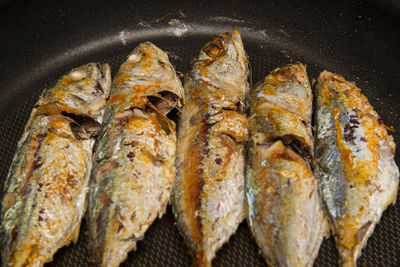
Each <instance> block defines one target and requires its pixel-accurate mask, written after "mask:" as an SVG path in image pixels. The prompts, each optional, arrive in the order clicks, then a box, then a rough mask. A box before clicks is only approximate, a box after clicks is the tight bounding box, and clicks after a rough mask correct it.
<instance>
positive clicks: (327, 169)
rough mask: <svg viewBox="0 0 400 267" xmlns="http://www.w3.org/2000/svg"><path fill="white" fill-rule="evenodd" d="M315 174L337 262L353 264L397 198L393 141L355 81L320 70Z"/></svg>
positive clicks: (397, 173)
mask: <svg viewBox="0 0 400 267" xmlns="http://www.w3.org/2000/svg"><path fill="white" fill-rule="evenodd" d="M316 98H317V100H316V114H315V124H316V152H315V156H316V160H315V170H316V176H317V177H319V181H320V182H319V183H320V191H321V194H322V198H323V201H324V203H325V205H326V208H327V211H328V217H329V219H330V225H331V228H332V231H333V233H334V236H335V239H336V246H337V248H338V251H339V257H340V260H339V263H340V265H341V266H356V261H357V258H358V257H359V256H360V254H361V249H362V248H363V247H364V246H365V245H366V243H367V239H368V238H369V237H370V236H371V234H372V232H373V230H374V227H375V225H376V224H377V223H378V222H379V220H380V217H381V215H382V213H383V211H384V210H385V209H386V208H387V206H388V205H390V204H391V203H394V202H395V200H396V195H397V190H398V183H399V170H398V167H397V166H396V163H395V161H394V151H395V144H394V142H393V137H392V136H390V135H388V133H387V130H386V128H385V126H384V125H383V124H382V123H381V122H380V120H379V116H378V114H377V113H376V112H375V111H374V109H373V107H372V106H371V105H370V103H369V102H368V99H367V98H366V97H365V96H364V95H363V94H361V92H360V89H358V88H357V87H356V86H355V85H354V84H352V83H350V82H348V81H346V80H345V79H344V78H343V77H342V76H341V75H337V74H333V73H330V72H327V71H324V72H322V73H321V74H320V76H319V78H318V84H317V93H316Z"/></svg>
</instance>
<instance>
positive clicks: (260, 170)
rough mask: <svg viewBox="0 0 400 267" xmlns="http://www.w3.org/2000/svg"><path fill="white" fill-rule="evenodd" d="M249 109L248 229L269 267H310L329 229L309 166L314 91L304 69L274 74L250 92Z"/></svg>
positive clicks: (297, 66) (288, 68) (293, 67)
mask: <svg viewBox="0 0 400 267" xmlns="http://www.w3.org/2000/svg"><path fill="white" fill-rule="evenodd" d="M249 108H250V117H249V118H250V119H249V132H250V138H249V139H250V142H249V150H248V155H249V162H248V165H247V168H246V195H247V203H248V218H247V219H248V222H249V226H250V229H251V231H252V233H253V236H254V238H255V240H256V242H257V243H258V245H259V246H260V248H261V250H262V253H263V255H264V257H265V259H266V261H267V263H268V264H269V265H270V266H312V265H313V262H314V260H315V258H316V257H317V255H318V250H319V248H320V246H321V243H322V240H323V238H324V237H325V236H327V235H328V231H329V228H328V224H327V221H326V218H325V217H324V214H323V210H322V205H321V203H322V202H321V200H320V197H319V194H318V181H317V179H316V178H315V177H314V175H313V173H312V171H311V169H310V167H309V164H308V163H309V162H308V160H309V159H310V157H311V156H312V154H313V153H312V149H313V137H312V134H311V129H310V123H311V113H312V92H311V86H310V84H309V82H308V76H307V73H306V68H305V66H304V65H303V64H301V63H296V64H289V65H286V66H284V67H282V68H278V69H275V70H273V71H272V72H271V73H269V74H268V75H267V76H266V78H265V79H264V80H263V81H261V82H260V83H258V85H256V86H255V87H254V89H253V90H252V91H251V92H250V96H249ZM290 147H292V148H294V150H295V151H296V152H299V150H300V152H302V153H301V154H302V155H305V156H306V160H304V159H303V158H302V157H301V156H300V155H299V154H298V153H296V152H295V151H294V150H292V149H291V148H290Z"/></svg>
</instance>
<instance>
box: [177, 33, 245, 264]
mask: <svg viewBox="0 0 400 267" xmlns="http://www.w3.org/2000/svg"><path fill="white" fill-rule="evenodd" d="M248 75H249V69H248V62H247V56H246V53H245V51H244V48H243V44H242V40H241V38H240V34H239V32H238V31H236V30H235V31H233V33H232V34H230V33H224V34H221V35H219V36H217V37H216V38H214V39H213V40H212V41H211V42H209V43H207V44H206V45H205V46H204V47H203V48H202V49H201V52H200V55H199V56H198V58H197V59H195V60H194V62H193V63H192V66H191V70H190V71H189V73H188V74H187V75H186V76H185V83H184V88H185V99H186V101H185V106H184V108H183V111H182V118H181V123H180V128H179V134H178V149H177V160H176V167H177V176H176V182H175V185H174V189H173V194H172V199H171V203H172V207H173V212H174V214H175V216H176V219H177V226H178V228H179V230H180V231H181V233H182V234H183V236H184V239H185V241H186V243H187V245H188V246H189V248H190V250H191V252H192V254H193V256H194V257H195V264H196V265H198V266H211V261H212V259H213V258H214V257H215V253H216V251H217V250H218V249H219V248H220V247H221V246H222V245H223V244H224V243H225V242H227V241H228V239H229V237H230V236H231V235H232V234H233V233H234V232H235V230H236V228H237V226H238V225H239V223H240V222H241V221H242V220H243V219H244V217H245V193H244V142H245V141H246V138H247V120H246V116H245V115H244V114H243V103H244V100H245V97H246V94H247V92H248V89H249V84H248V81H247V79H248Z"/></svg>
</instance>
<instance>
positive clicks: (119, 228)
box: [117, 221, 124, 233]
mask: <svg viewBox="0 0 400 267" xmlns="http://www.w3.org/2000/svg"><path fill="white" fill-rule="evenodd" d="M117 223H118V229H117V233H119V232H120V231H121V230H122V228H124V224H123V223H122V222H120V221H117Z"/></svg>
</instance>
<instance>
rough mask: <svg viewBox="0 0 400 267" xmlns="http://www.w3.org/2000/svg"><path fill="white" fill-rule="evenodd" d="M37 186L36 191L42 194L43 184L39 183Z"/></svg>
mask: <svg viewBox="0 0 400 267" xmlns="http://www.w3.org/2000/svg"><path fill="white" fill-rule="evenodd" d="M38 185H39V187H38V189H37V191H38V192H42V187H43V183H42V182H39V183H38Z"/></svg>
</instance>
